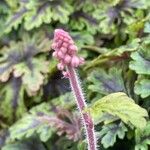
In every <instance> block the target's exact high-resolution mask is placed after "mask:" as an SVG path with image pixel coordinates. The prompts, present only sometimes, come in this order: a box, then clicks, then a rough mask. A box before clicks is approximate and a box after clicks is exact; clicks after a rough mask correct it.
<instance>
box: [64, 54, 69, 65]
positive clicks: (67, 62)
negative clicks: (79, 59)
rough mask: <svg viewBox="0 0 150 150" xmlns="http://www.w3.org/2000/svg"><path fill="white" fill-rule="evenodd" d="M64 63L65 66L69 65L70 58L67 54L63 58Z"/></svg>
mask: <svg viewBox="0 0 150 150" xmlns="http://www.w3.org/2000/svg"><path fill="white" fill-rule="evenodd" d="M64 62H65V63H66V64H69V63H70V62H71V56H70V55H68V54H66V55H65V58H64Z"/></svg>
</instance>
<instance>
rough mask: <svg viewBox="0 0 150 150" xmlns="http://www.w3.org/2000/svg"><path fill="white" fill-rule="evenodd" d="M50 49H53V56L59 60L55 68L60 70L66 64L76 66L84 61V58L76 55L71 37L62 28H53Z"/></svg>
mask: <svg viewBox="0 0 150 150" xmlns="http://www.w3.org/2000/svg"><path fill="white" fill-rule="evenodd" d="M52 49H54V50H55V51H54V53H53V56H54V57H55V58H57V59H58V60H59V63H58V65H57V68H58V69H59V70H61V71H62V70H64V69H65V67H66V66H72V67H78V66H79V65H81V64H83V63H84V59H83V58H82V57H78V56H77V50H78V48H77V46H76V45H75V44H74V41H73V39H72V38H71V37H70V35H69V33H68V32H66V31H64V30H62V29H56V30H55V32H54V40H53V43H52Z"/></svg>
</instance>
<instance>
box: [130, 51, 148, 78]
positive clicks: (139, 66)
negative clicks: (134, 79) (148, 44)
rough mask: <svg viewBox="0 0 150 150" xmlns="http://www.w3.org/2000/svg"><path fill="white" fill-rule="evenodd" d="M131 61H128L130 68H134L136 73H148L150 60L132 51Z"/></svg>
mask: <svg viewBox="0 0 150 150" xmlns="http://www.w3.org/2000/svg"><path fill="white" fill-rule="evenodd" d="M131 58H132V59H133V61H131V62H130V65H129V67H130V69H132V70H134V71H135V72H136V73H137V74H148V75H150V69H148V68H149V65H150V61H149V60H147V59H145V58H144V56H143V55H142V54H140V53H139V52H133V53H132V54H131Z"/></svg>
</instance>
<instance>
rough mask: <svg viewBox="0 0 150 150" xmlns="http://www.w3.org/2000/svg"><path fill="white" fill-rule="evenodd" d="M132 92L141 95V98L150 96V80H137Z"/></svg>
mask: <svg viewBox="0 0 150 150" xmlns="http://www.w3.org/2000/svg"><path fill="white" fill-rule="evenodd" d="M134 91H135V93H136V94H138V95H141V97H142V98H146V97H148V96H150V80H149V79H146V78H145V79H139V80H137V81H136V83H135V87H134Z"/></svg>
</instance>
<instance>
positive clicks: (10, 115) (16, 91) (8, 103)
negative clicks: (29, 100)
mask: <svg viewBox="0 0 150 150" xmlns="http://www.w3.org/2000/svg"><path fill="white" fill-rule="evenodd" d="M0 94H1V96H2V100H1V101H0V114H1V115H2V116H3V117H5V118H7V119H8V121H9V122H12V121H14V120H16V119H18V118H20V117H21V116H22V114H23V113H25V112H26V106H25V103H24V99H23V96H24V88H23V87H22V81H21V79H20V78H12V79H10V81H9V82H8V83H5V85H3V86H2V87H1V91H0Z"/></svg>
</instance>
